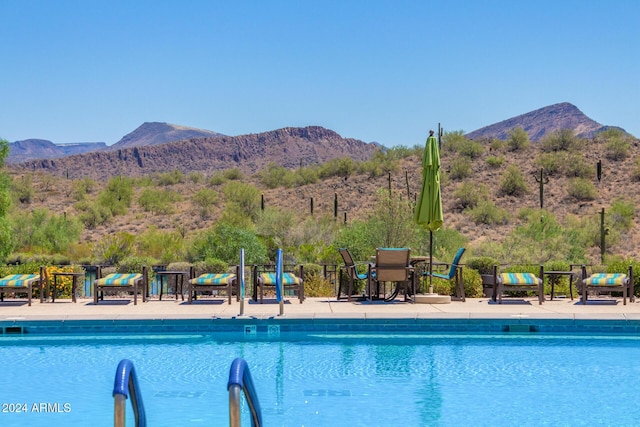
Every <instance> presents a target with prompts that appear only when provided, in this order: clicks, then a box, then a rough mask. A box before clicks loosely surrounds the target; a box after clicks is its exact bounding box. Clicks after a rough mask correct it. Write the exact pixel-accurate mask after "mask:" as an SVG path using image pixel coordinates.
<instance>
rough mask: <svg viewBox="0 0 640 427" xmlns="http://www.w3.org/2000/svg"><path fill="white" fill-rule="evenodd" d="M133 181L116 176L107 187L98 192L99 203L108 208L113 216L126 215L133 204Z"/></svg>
mask: <svg viewBox="0 0 640 427" xmlns="http://www.w3.org/2000/svg"><path fill="white" fill-rule="evenodd" d="M132 198H133V181H132V180H131V179H130V178H127V177H123V176H116V177H113V178H111V179H110V180H109V182H108V183H107V187H106V188H105V189H104V190H103V191H101V192H100V194H98V204H100V205H101V206H102V207H104V208H106V209H108V210H109V211H110V212H111V215H112V216H116V215H124V214H125V213H127V209H128V208H129V207H130V206H131V200H132Z"/></svg>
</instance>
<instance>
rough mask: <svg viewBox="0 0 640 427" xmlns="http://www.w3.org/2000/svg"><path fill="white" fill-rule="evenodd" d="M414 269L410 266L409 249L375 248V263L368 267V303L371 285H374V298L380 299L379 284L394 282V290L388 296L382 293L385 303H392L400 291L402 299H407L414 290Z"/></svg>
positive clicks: (371, 297)
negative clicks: (401, 290)
mask: <svg viewBox="0 0 640 427" xmlns="http://www.w3.org/2000/svg"><path fill="white" fill-rule="evenodd" d="M413 273H414V268H413V266H412V265H411V249H409V248H377V249H376V263H375V265H369V280H368V281H367V288H368V291H369V302H371V301H372V299H373V294H374V292H373V285H374V284H375V288H376V291H375V294H376V297H377V298H379V297H380V283H381V282H395V283H396V288H395V290H394V291H392V292H391V293H390V294H389V295H386V292H383V299H384V301H386V302H389V301H392V300H394V299H395V298H396V296H398V293H399V292H400V289H401V288H403V290H404V299H405V301H406V300H407V299H408V297H409V296H410V294H411V293H412V289H413V288H414V286H412V285H413V280H414V274H413ZM410 285H411V286H410Z"/></svg>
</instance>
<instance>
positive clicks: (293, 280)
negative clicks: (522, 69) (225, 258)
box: [253, 265, 304, 304]
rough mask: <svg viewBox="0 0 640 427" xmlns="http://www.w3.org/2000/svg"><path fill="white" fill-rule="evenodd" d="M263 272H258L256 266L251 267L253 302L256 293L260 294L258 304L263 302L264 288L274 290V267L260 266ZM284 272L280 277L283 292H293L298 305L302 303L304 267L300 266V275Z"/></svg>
mask: <svg viewBox="0 0 640 427" xmlns="http://www.w3.org/2000/svg"><path fill="white" fill-rule="evenodd" d="M262 267H263V271H259V268H258V266H257V265H254V266H253V286H254V300H255V299H256V297H257V296H256V291H258V292H259V293H260V304H262V303H263V301H264V290H265V288H273V289H274V290H275V288H276V273H275V266H272V265H267V266H262ZM291 270H292V269H290V271H285V272H284V273H283V275H282V285H283V288H284V291H285V292H286V290H287V289H289V290H293V291H294V292H295V293H296V294H297V295H298V299H299V300H300V304H302V302H303V301H304V280H303V277H304V267H303V266H302V265H300V270H299V272H300V275H299V276H296V274H295V273H294V272H293V271H291Z"/></svg>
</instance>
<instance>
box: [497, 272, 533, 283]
mask: <svg viewBox="0 0 640 427" xmlns="http://www.w3.org/2000/svg"><path fill="white" fill-rule="evenodd" d="M500 280H501V282H502V284H503V285H518V286H522V285H537V284H538V278H537V277H536V275H535V274H531V273H501V274H500Z"/></svg>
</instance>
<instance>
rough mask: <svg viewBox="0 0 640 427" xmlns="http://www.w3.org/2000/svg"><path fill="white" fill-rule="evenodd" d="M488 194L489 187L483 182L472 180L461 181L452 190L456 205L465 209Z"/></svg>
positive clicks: (476, 203) (474, 205)
mask: <svg viewBox="0 0 640 427" xmlns="http://www.w3.org/2000/svg"><path fill="white" fill-rule="evenodd" d="M488 196H489V188H488V187H487V186H486V185H484V184H476V183H473V182H463V183H462V184H460V185H459V186H458V188H456V189H455V191H454V192H453V197H455V198H456V206H458V207H460V208H462V209H467V208H474V207H476V206H477V205H478V203H479V202H480V200H483V199H486V198H488Z"/></svg>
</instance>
